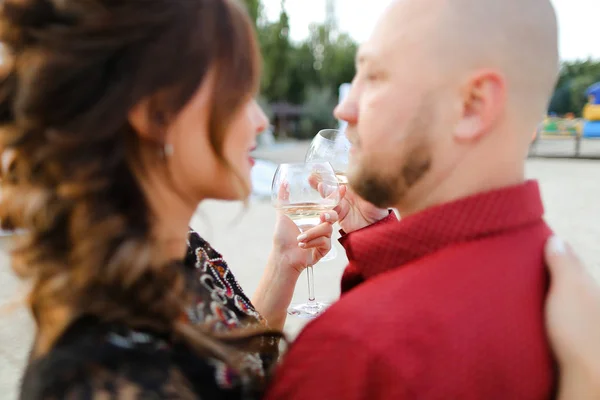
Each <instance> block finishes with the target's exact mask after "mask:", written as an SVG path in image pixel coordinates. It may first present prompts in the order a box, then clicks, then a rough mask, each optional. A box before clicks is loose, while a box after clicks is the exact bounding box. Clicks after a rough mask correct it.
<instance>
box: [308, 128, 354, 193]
mask: <svg viewBox="0 0 600 400" xmlns="http://www.w3.org/2000/svg"><path fill="white" fill-rule="evenodd" d="M350 147H351V144H350V141H349V140H348V138H347V137H346V135H345V134H344V132H343V131H340V130H338V129H323V130H322V131H319V133H317V135H316V136H315V138H314V139H313V140H312V142H311V143H310V147H309V148H308V151H307V152H306V157H305V158H304V161H305V162H329V163H330V164H331V166H332V167H333V170H334V171H335V175H336V176H337V178H338V180H339V182H340V183H341V184H347V183H348V179H347V178H346V173H347V171H348V159H349V157H350Z"/></svg>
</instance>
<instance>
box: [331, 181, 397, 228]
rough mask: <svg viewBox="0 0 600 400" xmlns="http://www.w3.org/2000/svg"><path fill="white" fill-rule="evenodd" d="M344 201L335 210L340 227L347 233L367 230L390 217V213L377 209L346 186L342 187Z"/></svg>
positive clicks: (341, 193)
mask: <svg viewBox="0 0 600 400" xmlns="http://www.w3.org/2000/svg"><path fill="white" fill-rule="evenodd" d="M340 195H341V197H342V200H341V201H340V204H339V205H338V206H337V207H336V208H335V211H337V213H338V216H339V220H338V222H339V223H340V226H341V227H342V229H343V230H344V232H346V233H350V232H354V231H357V230H359V229H362V228H365V227H367V226H369V225H372V224H374V223H375V222H378V221H381V220H382V219H384V218H385V217H387V216H388V214H389V211H388V210H386V209H381V208H377V207H375V206H374V205H373V204H371V203H369V202H367V201H366V200H363V199H362V198H360V197H359V196H358V195H357V194H356V193H354V192H353V191H352V190H350V189H349V188H348V187H347V186H346V185H340Z"/></svg>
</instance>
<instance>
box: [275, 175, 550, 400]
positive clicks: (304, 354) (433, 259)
mask: <svg viewBox="0 0 600 400" xmlns="http://www.w3.org/2000/svg"><path fill="white" fill-rule="evenodd" d="M542 215H543V206H542V202H541V198H540V193H539V189H538V186H537V184H536V183H535V182H527V183H525V184H523V185H519V186H515V187H508V188H504V189H501V190H497V191H493V192H489V193H482V194H478V195H475V196H472V197H469V198H465V199H461V200H458V201H455V202H452V203H448V204H444V205H441V206H438V207H435V208H431V209H428V210H425V211H423V212H421V213H419V214H416V215H413V216H410V217H407V218H403V219H402V221H399V222H398V221H396V220H394V217H392V216H390V217H388V218H387V219H386V220H384V221H382V222H381V223H379V224H377V225H374V226H371V227H368V228H366V229H363V230H360V231H356V232H354V233H351V234H349V235H346V236H344V237H343V238H342V239H341V242H342V244H343V245H344V247H345V248H346V251H347V254H348V259H349V261H350V265H349V266H348V268H347V270H346V272H345V274H344V278H343V282H342V286H343V290H344V294H343V295H342V298H341V299H340V301H338V302H337V303H336V304H335V305H333V306H332V307H331V308H330V309H329V310H328V311H327V312H325V313H324V315H323V316H322V317H320V318H318V319H317V320H315V321H313V322H312V323H311V324H309V325H308V326H307V328H306V329H305V330H304V331H303V332H302V333H301V334H300V336H299V337H298V339H297V341H296V342H295V343H294V344H293V345H292V347H291V349H290V351H289V352H288V354H287V356H286V357H285V359H284V362H283V364H282V366H281V368H280V370H279V371H278V373H277V374H276V377H275V378H276V379H275V380H274V382H273V385H272V387H271V388H270V391H269V393H268V395H267V399H297V400H300V399H302V400H304V399H306V400H308V399H310V400H313V399H318V400H320V399H323V400H331V399H345V400H353V399H356V400H359V399H361V400H373V399H417V400H434V399H435V400H438V399H439V400H452V399H457V400H470V399H473V400H474V399H478V400H494V399H498V400H529V399H531V400H534V399H536V400H538V399H549V398H552V396H553V394H554V382H555V376H554V367H553V365H554V364H553V360H552V356H551V353H550V349H549V346H548V343H547V339H546V334H545V329H544V315H543V310H544V299H545V295H546V291H547V283H548V278H547V275H546V270H545V267H544V261H543V247H544V243H545V241H546V240H547V238H548V237H549V236H550V234H551V231H550V229H549V228H548V226H547V225H546V224H545V223H544V221H543V219H542Z"/></svg>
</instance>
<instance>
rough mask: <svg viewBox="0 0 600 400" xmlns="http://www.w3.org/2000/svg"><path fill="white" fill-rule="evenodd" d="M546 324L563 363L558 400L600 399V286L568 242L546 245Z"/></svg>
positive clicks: (553, 239)
mask: <svg viewBox="0 0 600 400" xmlns="http://www.w3.org/2000/svg"><path fill="white" fill-rule="evenodd" d="M546 262H547V264H548V268H549V270H550V275H551V285H550V293H549V296H548V301H547V304H546V325H547V329H548V336H549V338H550V342H551V344H552V348H553V350H554V353H555V354H556V357H557V359H558V363H559V366H560V390H559V397H558V398H559V400H587V399H600V286H598V283H597V282H596V281H595V280H594V278H593V277H592V276H591V275H590V274H589V273H588V271H587V270H586V268H585V266H584V265H583V264H582V262H581V261H580V260H579V258H578V257H577V255H576V254H575V253H574V252H573V250H572V249H571V248H570V246H569V245H567V244H566V243H564V242H563V241H562V240H560V239H559V238H556V237H554V238H552V239H550V240H549V241H548V243H547V245H546Z"/></svg>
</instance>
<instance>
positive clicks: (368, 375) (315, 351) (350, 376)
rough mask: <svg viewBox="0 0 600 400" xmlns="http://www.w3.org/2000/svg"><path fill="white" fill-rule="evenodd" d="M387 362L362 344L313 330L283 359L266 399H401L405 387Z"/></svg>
mask: <svg viewBox="0 0 600 400" xmlns="http://www.w3.org/2000/svg"><path fill="white" fill-rule="evenodd" d="M400 381H401V379H399V378H398V376H393V375H392V368H388V366H387V360H386V359H385V357H381V356H380V355H379V354H377V353H375V352H373V351H370V350H369V349H368V348H366V347H365V346H364V343H362V341H357V340H354V339H352V338H351V337H347V336H345V335H343V334H339V333H335V332H333V333H331V334H325V333H323V332H318V330H314V331H312V332H309V333H308V334H306V335H304V334H303V335H301V336H300V337H299V338H298V341H297V342H296V343H295V344H294V345H292V348H291V349H290V351H289V353H288V354H287V355H286V356H285V358H284V361H283V363H282V365H281V366H280V369H279V370H278V371H277V373H276V374H275V377H274V380H273V383H272V384H271V386H270V388H269V390H268V391H267V395H266V399H267V400H314V399H328V400H337V399H339V400H342V399H343V400H378V399H381V400H383V399H397V400H401V399H405V398H410V397H408V396H407V394H406V392H405V390H406V386H404V385H402V382H400Z"/></svg>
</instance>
